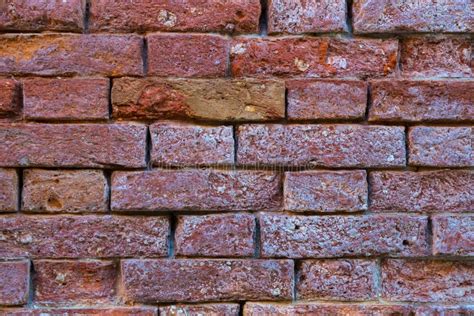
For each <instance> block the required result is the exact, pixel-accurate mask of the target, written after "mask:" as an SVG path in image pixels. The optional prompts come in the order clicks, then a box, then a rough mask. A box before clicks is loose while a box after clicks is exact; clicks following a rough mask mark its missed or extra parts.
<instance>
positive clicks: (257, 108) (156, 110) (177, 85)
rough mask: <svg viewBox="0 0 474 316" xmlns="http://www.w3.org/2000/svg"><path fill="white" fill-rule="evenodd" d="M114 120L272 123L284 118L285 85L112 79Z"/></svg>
mask: <svg viewBox="0 0 474 316" xmlns="http://www.w3.org/2000/svg"><path fill="white" fill-rule="evenodd" d="M112 106H113V116H114V117H115V118H119V119H122V118H138V119H161V118H196V119H203V120H217V121H224V120H231V121H239V120H245V121H247V120H250V121H260V120H272V119H273V120H274V119H279V118H283V117H284V116H285V85H284V83H283V82H281V81H274V80H254V79H233V80H229V79H212V80H205V79H181V80H180V79H174V80H173V79H168V80H165V79H156V78H147V79H136V78H121V79H118V80H114V86H113V88H112Z"/></svg>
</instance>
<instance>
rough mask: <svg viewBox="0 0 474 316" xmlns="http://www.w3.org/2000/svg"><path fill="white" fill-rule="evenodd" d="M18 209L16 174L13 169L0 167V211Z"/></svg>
mask: <svg viewBox="0 0 474 316" xmlns="http://www.w3.org/2000/svg"><path fill="white" fill-rule="evenodd" d="M17 210H18V175H17V173H16V171H15V170H13V169H1V168H0V213H2V212H15V211H17Z"/></svg>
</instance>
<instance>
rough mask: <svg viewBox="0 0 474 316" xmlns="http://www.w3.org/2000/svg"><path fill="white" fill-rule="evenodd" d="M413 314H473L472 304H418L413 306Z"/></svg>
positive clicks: (418, 315) (425, 315)
mask: <svg viewBox="0 0 474 316" xmlns="http://www.w3.org/2000/svg"><path fill="white" fill-rule="evenodd" d="M414 313H415V316H433V315H436V316H464V315H465V316H469V315H473V314H474V306H473V305H466V306H439V305H438V306H436V305H432V304H430V305H420V306H417V307H415V308H414Z"/></svg>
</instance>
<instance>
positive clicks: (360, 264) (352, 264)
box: [296, 259, 377, 301]
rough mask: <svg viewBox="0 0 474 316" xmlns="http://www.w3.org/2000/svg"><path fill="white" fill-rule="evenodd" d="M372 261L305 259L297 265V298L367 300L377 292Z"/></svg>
mask: <svg viewBox="0 0 474 316" xmlns="http://www.w3.org/2000/svg"><path fill="white" fill-rule="evenodd" d="M376 273H377V265H376V263H375V261H369V260H362V259H344V260H328V259H325V260H324V259H323V260H305V261H303V262H301V266H300V268H299V272H298V275H299V278H298V280H297V289H296V291H297V296H298V298H299V299H308V300H312V299H313V300H314V299H329V300H331V299H334V300H344V301H345V300H369V299H374V298H375V296H376V280H375V278H376Z"/></svg>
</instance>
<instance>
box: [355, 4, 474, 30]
mask: <svg viewBox="0 0 474 316" xmlns="http://www.w3.org/2000/svg"><path fill="white" fill-rule="evenodd" d="M470 5H471V4H470V2H469V0H448V1H433V0H421V1H420V0H417V1H403V2H401V1H400V2H397V1H379V0H355V1H354V2H353V5H352V12H353V13H352V19H353V21H354V32H355V33H385V32H387V33H394V32H398V33H400V32H401V33H404V32H470V31H471V30H472V16H471V8H470Z"/></svg>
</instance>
